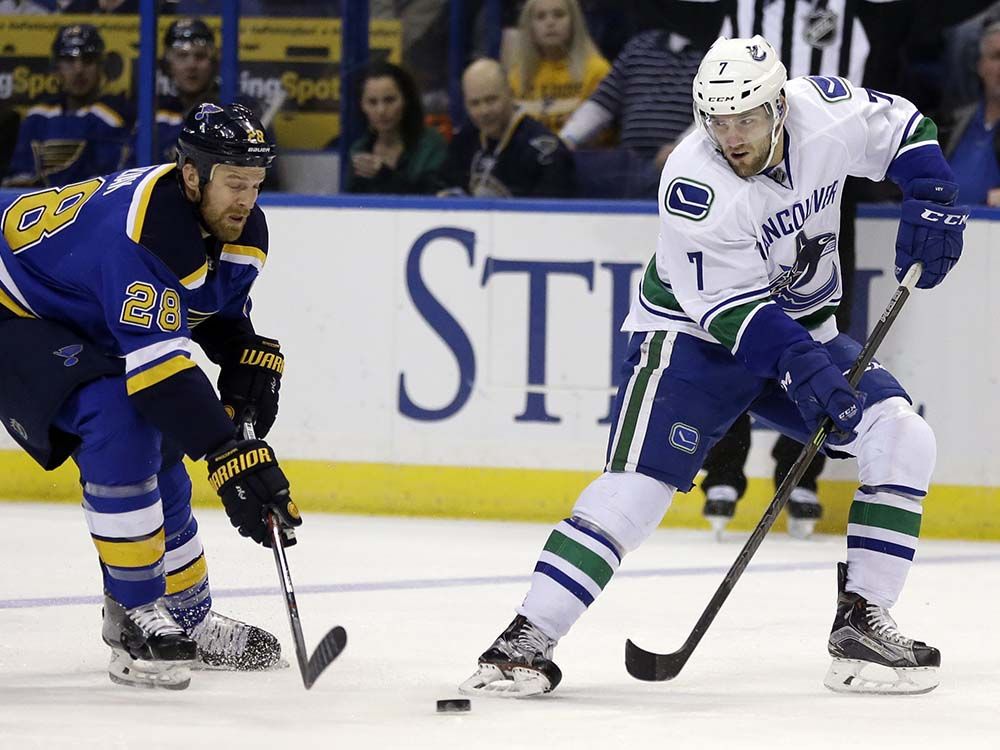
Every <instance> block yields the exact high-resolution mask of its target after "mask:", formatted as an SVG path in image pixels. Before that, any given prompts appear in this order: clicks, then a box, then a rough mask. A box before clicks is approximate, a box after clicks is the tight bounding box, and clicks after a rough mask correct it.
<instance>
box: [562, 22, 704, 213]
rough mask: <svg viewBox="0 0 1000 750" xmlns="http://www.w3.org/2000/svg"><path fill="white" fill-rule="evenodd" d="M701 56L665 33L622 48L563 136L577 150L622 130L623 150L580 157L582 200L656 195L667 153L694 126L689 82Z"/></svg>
mask: <svg viewBox="0 0 1000 750" xmlns="http://www.w3.org/2000/svg"><path fill="white" fill-rule="evenodd" d="M703 54H704V50H702V49H699V48H697V47H695V45H692V44H690V43H689V42H688V40H687V38H686V37H682V36H680V35H678V34H675V33H672V32H669V31H666V30H662V29H654V30H651V31H644V32H642V33H640V34H638V35H636V36H634V37H632V38H631V39H630V40H629V41H628V42H627V43H626V44H625V47H624V48H623V49H622V51H621V53H620V54H619V55H618V57H616V58H615V61H614V63H613V64H612V66H611V72H610V73H608V75H607V76H605V78H604V80H602V81H601V83H600V85H599V86H598V87H597V91H595V92H594V93H593V95H591V97H590V98H589V99H588V100H587V101H585V102H584V103H583V104H582V105H580V107H579V108H578V109H577V110H576V111H575V112H574V113H573V115H572V116H571V117H570V118H569V120H568V121H567V122H566V125H565V126H563V129H562V130H561V131H560V136H561V137H562V139H563V140H564V141H565V142H566V144H567V145H568V146H569V147H570V148H573V149H576V148H578V147H580V146H587V145H588V144H592V143H593V142H594V140H595V138H596V137H597V136H598V135H600V134H601V133H602V132H604V131H605V130H606V129H607V128H609V127H610V126H611V125H612V124H613V123H614V122H616V121H617V123H618V125H619V129H620V131H621V135H620V145H621V148H620V149H619V150H617V151H615V152H612V153H608V154H600V153H599V154H590V155H587V154H579V155H578V157H577V168H578V169H579V170H580V181H581V186H582V187H584V190H585V193H584V194H585V195H590V196H592V197H630V198H631V197H655V195H656V186H657V183H658V181H659V176H660V170H661V169H662V168H663V164H664V162H666V160H667V156H668V155H669V154H670V152H671V151H672V150H673V148H674V145H675V144H676V142H677V140H678V139H679V138H680V136H682V135H683V134H684V132H685V131H686V130H687V129H688V127H690V126H691V124H692V122H693V116H692V114H691V82H692V81H693V80H694V74H695V72H696V71H697V69H698V63H699V62H700V60H701V57H702V55H703ZM588 156H589V157H590V158H587V160H586V161H584V158H586V157H588ZM593 157H597V159H596V161H595V160H594V158H593ZM607 190H610V192H606V191H607Z"/></svg>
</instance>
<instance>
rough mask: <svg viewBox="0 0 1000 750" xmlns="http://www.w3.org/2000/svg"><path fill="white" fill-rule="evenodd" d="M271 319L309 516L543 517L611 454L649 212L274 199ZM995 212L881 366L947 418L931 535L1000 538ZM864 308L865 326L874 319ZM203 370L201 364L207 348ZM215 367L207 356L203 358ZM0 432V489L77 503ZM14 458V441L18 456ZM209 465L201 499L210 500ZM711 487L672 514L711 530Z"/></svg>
mask: <svg viewBox="0 0 1000 750" xmlns="http://www.w3.org/2000/svg"><path fill="white" fill-rule="evenodd" d="M264 203H265V210H266V212H267V215H268V221H269V225H270V230H271V248H270V253H269V256H268V261H267V265H266V267H265V268H264V271H263V274H262V276H261V278H260V281H259V282H258V284H257V287H256V288H255V291H254V295H253V298H254V321H255V325H256V327H257V330H258V331H259V332H261V333H263V334H265V335H269V336H274V337H277V338H280V340H281V343H282V350H283V351H284V353H285V355H286V358H287V367H286V372H285V375H284V378H283V385H282V392H281V413H280V416H279V420H278V424H277V426H276V427H275V429H274V431H273V432H272V433H271V435H270V436H269V441H270V442H271V443H272V444H273V446H274V447H275V450H276V452H277V454H278V456H279V458H280V459H281V460H282V465H283V466H286V467H287V471H288V473H289V475H290V477H291V479H292V486H293V494H294V496H295V497H296V499H297V500H298V501H299V502H300V503H301V505H302V506H303V507H304V508H305V509H306V510H307V511H309V510H313V511H315V510H329V511H338V512H357V513H387V514H416V515H442V516H471V517H479V518H507V519H539V520H542V519H544V520H550V519H553V518H558V517H561V516H562V515H565V513H566V512H567V510H568V509H569V507H570V505H571V504H572V502H573V500H574V499H575V497H576V494H577V493H578V492H579V490H580V489H581V488H582V487H583V486H585V484H586V483H587V482H588V481H589V480H590V479H591V478H592V477H593V476H594V475H595V474H596V473H597V472H599V471H600V469H601V467H602V465H603V463H604V448H605V442H606V439H607V418H608V414H609V410H610V402H611V396H612V395H613V393H614V390H615V385H616V377H617V376H616V372H615V371H616V367H617V365H616V362H617V361H618V360H619V359H620V357H621V354H622V352H623V350H624V345H625V341H626V338H625V336H624V334H621V333H619V332H618V331H617V327H618V324H619V323H620V321H621V319H622V318H623V317H624V315H625V312H626V311H627V308H628V299H629V294H630V293H631V292H632V290H633V289H634V287H635V284H636V282H637V280H638V277H639V273H640V272H641V269H642V268H643V266H644V265H645V263H646V262H647V261H648V259H649V257H650V255H651V254H652V252H653V249H654V247H655V241H656V233H657V217H656V215H655V213H654V209H653V207H652V206H650V205H648V204H632V203H595V202H576V203H561V202H520V201H509V202H497V201H472V200H469V201H457V200H453V201H446V202H445V201H440V200H423V199H397V200H389V199H367V200H366V199H361V198H341V197H338V198H307V197H294V196H281V197H275V198H269V199H268V200H267V201H265V202H264ZM896 215H897V213H896V212H895V211H894V210H893V209H891V208H885V209H881V208H866V209H863V210H862V216H861V218H860V219H859V223H858V271H859V274H858V276H857V279H858V281H857V291H856V294H857V296H858V297H859V302H858V304H857V305H856V307H855V316H854V317H855V324H856V325H858V326H864V325H865V323H868V326H867V327H869V328H870V323H871V322H872V321H874V320H875V319H877V317H878V315H879V314H880V313H881V310H882V309H883V307H884V305H885V303H886V302H887V300H888V298H889V296H890V295H891V293H892V291H893V290H894V289H895V286H896V283H895V280H894V279H893V277H892V262H893V241H894V237H895V227H896V218H895V216H896ZM996 220H1000V213H998V214H996V216H994V214H993V213H992V212H990V211H989V210H985V209H984V210H982V211H977V212H975V213H974V214H973V218H972V220H970V225H969V228H968V231H967V233H966V251H965V254H964V256H963V259H962V262H961V263H960V264H959V266H958V267H957V268H956V270H955V271H954V272H953V274H952V275H951V276H950V277H949V278H948V280H947V281H946V282H945V284H944V285H942V287H941V288H939V289H935V290H932V291H929V292H918V293H916V294H915V295H914V297H913V298H912V299H911V300H910V301H909V302H908V303H907V305H906V308H905V309H904V311H903V314H902V315H901V317H900V318H899V320H898V321H897V322H896V324H895V325H894V327H893V329H892V332H891V333H890V335H889V338H888V339H887V340H886V342H885V343H884V344H883V346H882V348H881V350H880V352H879V359H880V361H881V362H882V363H883V364H884V365H885V366H887V367H889V368H890V369H891V370H892V371H893V372H894V373H895V374H896V375H897V377H898V378H899V379H900V380H901V381H902V382H903V383H904V385H905V386H906V387H907V389H908V390H909V392H910V394H911V395H912V396H913V398H914V402H915V403H916V404H917V406H918V407H919V408H920V409H921V410H922V412H923V414H924V415H925V417H926V418H927V420H928V421H929V422H930V424H931V425H932V426H933V427H934V430H935V433H936V435H937V439H938V464H937V470H936V472H935V483H934V485H933V487H932V490H931V493H930V496H929V499H928V500H927V509H926V511H925V514H924V527H923V532H924V534H926V535H931V536H942V537H960V538H993V539H1000V520H997V519H998V517H1000V513H997V511H998V510H1000V466H998V465H997V463H996V462H995V461H994V460H993V453H994V448H995V446H996V445H997V438H996V437H995V436H996V435H997V434H998V432H1000V429H998V428H1000V406H998V405H997V400H996V394H997V378H998V373H1000V354H998V350H997V347H996V346H995V345H993V341H992V329H993V328H994V324H995V323H994V322H995V321H997V320H1000V310H998V307H1000V303H998V302H997V300H996V295H995V294H994V293H993V290H995V289H996V288H1000V268H998V262H997V260H995V259H993V258H992V256H993V254H994V253H993V248H995V247H997V246H998V244H1000V224H998V223H996ZM865 318H867V320H865ZM202 362H203V363H204V360H202ZM205 369H206V370H208V371H210V377H212V378H213V379H214V368H213V367H212V366H211V365H207V364H206V366H205ZM773 439H774V434H773V433H769V432H764V431H761V432H755V437H754V448H753V450H752V451H751V458H750V462H749V465H748V473H749V474H750V475H751V476H753V477H756V478H757V479H754V480H752V481H751V486H750V490H749V492H748V496H747V498H746V500H745V501H744V502H742V503H741V504H740V507H739V511H738V515H737V519H736V521H737V522H736V525H737V526H738V527H739V526H743V527H745V528H746V527H750V526H752V525H753V524H754V523H756V520H757V518H758V517H759V515H760V511H761V510H762V509H763V507H764V505H766V503H767V502H768V501H769V500H770V496H771V493H772V491H773V487H772V485H771V482H770V481H769V480H768V479H767V477H769V476H770V473H771V471H772V463H771V460H770V459H769V457H768V455H767V454H768V451H769V448H770V445H771V443H772V442H773ZM12 447H13V443H12V442H11V441H10V440H8V439H7V436H6V435H3V436H2V437H0V497H21V498H38V499H66V500H76V499H77V497H78V485H77V483H76V476H75V472H74V471H72V470H71V469H70V468H67V467H64V468H63V469H62V470H60V471H57V472H54V473H51V474H45V473H44V472H42V471H41V470H40V469H38V468H37V467H34V466H33V465H32V464H30V461H29V460H27V459H26V458H25V457H23V456H21V455H19V454H18V453H16V452H15V451H13V450H11V448H12ZM4 449H6V450H4ZM854 472H855V466H854V464H853V462H831V463H830V464H828V468H827V471H826V473H825V474H824V482H823V483H822V486H821V495H822V499H823V500H824V503H825V506H826V509H827V514H826V517H825V518H824V520H823V522H822V524H821V526H820V529H821V530H827V531H837V530H841V529H843V527H844V524H845V521H846V516H847V507H848V504H849V502H850V498H851V495H852V493H853V489H854V487H855V482H854V481H853V477H854ZM203 474H204V471H203V468H201V467H194V469H193V475H194V477H195V479H196V486H197V487H198V489H197V490H196V494H197V495H198V496H199V498H200V499H201V500H203V501H206V502H212V501H213V499H212V493H211V490H210V489H209V488H208V486H207V483H204V482H203V481H202V477H203ZM700 505H701V495H700V493H699V492H697V491H694V492H692V493H690V495H688V496H684V495H679V496H678V497H677V499H676V500H675V503H674V508H673V509H672V510H671V511H670V513H668V515H667V518H666V520H665V523H666V524H667V525H675V526H676V525H681V526H699V525H701V523H702V521H701V519H700V514H699V511H700Z"/></svg>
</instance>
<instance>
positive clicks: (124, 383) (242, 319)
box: [0, 104, 301, 688]
mask: <svg viewBox="0 0 1000 750" xmlns="http://www.w3.org/2000/svg"><path fill="white" fill-rule="evenodd" d="M274 151H275V149H274V146H273V144H272V143H270V142H269V140H268V139H267V137H266V135H265V133H264V131H263V128H262V127H261V125H260V122H259V121H258V120H257V119H256V118H255V117H254V116H253V115H252V114H251V113H250V112H249V110H247V109H246V108H244V107H242V106H240V105H227V106H218V105H215V104H202V105H200V106H199V107H198V108H197V109H196V110H195V111H193V112H192V113H191V114H190V115H189V116H188V118H187V119H186V121H185V124H184V128H183V130H182V133H181V136H180V138H179V141H178V157H177V162H176V164H162V165H159V166H153V167H143V168H138V169H132V170H127V171H124V172H119V173H116V174H111V175H108V176H106V177H94V178H92V179H89V180H85V181H83V182H77V183H73V184H70V185H66V186H65V187H58V188H50V189H48V190H43V191H40V192H34V193H28V194H25V195H22V196H19V197H17V198H16V199H14V200H12V201H7V204H6V205H0V210H2V219H0V228H2V233H3V239H2V241H0V349H2V350H3V351H5V352H8V353H9V354H10V356H6V357H4V359H3V364H2V365H0V419H2V420H3V424H4V427H5V428H6V429H7V431H8V432H9V433H10V434H11V436H12V437H13V438H14V439H15V440H16V441H17V442H18V443H19V444H20V445H21V446H22V447H23V448H24V450H26V451H27V452H28V453H29V454H30V455H31V456H32V457H33V458H34V459H35V460H36V461H37V462H38V463H39V464H40V465H41V466H43V467H44V468H45V469H52V468H55V467H56V466H58V465H60V464H61V463H63V462H64V461H65V460H66V459H67V458H68V457H70V456H72V458H73V460H74V461H75V462H76V464H77V466H78V467H79V470H80V481H81V484H82V486H83V508H84V514H85V516H86V520H87V524H88V526H89V528H90V533H91V536H92V538H93V541H94V545H95V546H96V547H97V552H98V555H99V558H100V565H101V570H102V572H103V578H104V592H105V600H104V601H105V604H104V628H103V638H104V640H105V642H107V643H108V645H109V646H111V650H112V657H111V664H110V668H109V671H110V676H111V679H112V680H114V681H116V682H121V683H125V684H130V685H141V686H160V687H167V688H183V687H186V686H187V684H188V682H189V681H190V675H189V671H188V667H189V666H191V665H195V666H197V665H209V666H213V667H221V668H228V669H238V670H256V669H265V668H268V667H272V666H275V665H278V664H279V663H281V658H280V646H279V644H278V641H277V639H275V637H274V636H273V635H271V634H270V633H267V632H266V631H264V630H262V629H260V628H257V627H254V626H251V625H247V624H245V623H242V622H239V621H236V620H232V619H230V618H227V617H223V616H222V615H219V614H217V613H216V612H213V611H212V610H211V606H212V598H211V594H210V590H209V583H208V572H207V566H206V562H205V555H204V551H203V548H202V544H201V540H200V538H199V535H198V524H197V521H196V520H195V517H194V515H193V514H192V511H191V502H190V501H191V481H190V479H189V478H188V475H187V472H186V470H185V468H184V465H183V463H182V462H181V458H182V454H186V455H188V456H190V457H191V458H193V459H200V458H205V460H206V461H207V463H208V471H209V479H210V483H211V484H212V486H213V487H214V488H215V489H216V490H217V491H218V493H219V495H220V497H221V499H222V503H223V505H224V506H225V510H226V513H227V514H228V516H229V518H230V521H231V522H232V524H233V525H234V526H235V527H237V529H238V530H239V533H240V534H242V535H243V536H248V537H250V538H252V539H253V540H255V541H257V542H260V543H262V544H265V545H267V544H269V543H270V542H269V536H268V534H267V528H266V524H265V516H266V513H267V512H268V511H273V512H274V513H276V514H277V515H278V517H279V518H280V519H281V523H283V524H284V525H285V526H287V527H292V526H297V525H299V524H300V523H301V520H300V518H299V514H298V511H297V509H296V507H295V505H294V503H293V502H292V500H291V497H290V495H289V486H288V481H287V480H286V479H285V476H284V474H283V473H282V471H281V469H280V468H279V466H278V462H277V459H276V458H275V455H274V452H273V451H272V450H271V448H270V446H268V444H267V443H266V442H264V440H263V438H264V437H265V436H266V435H267V432H268V430H269V429H270V427H271V425H272V424H273V422H274V419H275V416H276V414H277V408H278V392H279V388H280V382H281V374H282V372H283V369H284V358H283V357H282V355H281V350H280V346H279V344H278V342H277V341H275V340H273V339H269V338H265V337H262V336H260V335H258V334H257V333H256V332H255V329H254V326H253V324H252V323H251V320H250V309H251V303H250V298H249V296H248V295H249V292H250V288H251V286H252V285H253V283H254V281H255V279H256V278H257V275H258V273H259V272H260V270H261V268H262V267H263V266H264V263H265V261H266V260H267V250H268V234H267V223H266V220H265V218H264V214H263V212H262V211H261V210H260V208H259V207H257V205H256V200H257V194H258V190H259V187H260V184H261V182H262V181H263V179H264V176H265V172H266V169H267V168H268V167H269V166H270V165H271V162H272V160H273V158H274ZM195 344H197V345H198V346H200V347H201V348H202V349H203V350H204V351H205V353H206V354H207V355H208V357H209V358H210V359H211V360H213V361H214V362H216V363H218V364H219V365H220V366H221V372H220V376H219V380H218V387H219V393H218V395H217V394H216V392H215V390H214V389H213V387H212V385H211V384H210V383H209V381H208V379H207V378H206V376H205V374H204V373H203V372H202V370H201V369H200V368H198V367H197V365H196V364H195V363H194V362H193V361H192V359H191V352H192V348H193V346H194V345H195ZM250 416H252V417H253V419H254V420H255V428H256V434H257V436H258V437H257V438H256V439H253V440H244V439H241V438H240V437H239V434H238V432H237V426H238V424H239V423H240V422H241V421H242V420H243V419H244V418H245V417H250Z"/></svg>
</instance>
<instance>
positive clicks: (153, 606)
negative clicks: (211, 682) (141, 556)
mask: <svg viewBox="0 0 1000 750" xmlns="http://www.w3.org/2000/svg"><path fill="white" fill-rule="evenodd" d="M101 635H102V637H103V639H104V642H105V643H107V644H108V645H109V646H110V647H111V663H110V664H109V665H108V676H109V677H110V678H111V681H112V682H115V683H118V684H119V685H129V686H130V687H144V688H165V689H167V690H183V689H184V688H186V687H187V686H188V685H189V684H190V683H191V671H190V666H191V662H192V661H193V660H194V658H195V655H196V652H197V647H196V646H195V642H194V641H193V640H191V639H190V638H189V637H188V636H187V635H186V634H185V633H184V630H183V629H182V628H181V626H180V625H178V624H177V623H176V622H175V621H174V618H173V617H171V616H170V613H169V612H168V611H167V608H166V606H164V604H163V603H162V601H160V600H157V601H155V602H151V603H150V604H144V605H142V606H140V607H134V608H133V609H125V608H124V607H123V606H122V605H121V604H119V603H118V602H116V601H115V600H114V599H112V598H111V597H110V596H107V595H105V597H104V626H103V628H102V630H101Z"/></svg>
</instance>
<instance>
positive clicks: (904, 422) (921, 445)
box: [855, 396, 937, 496]
mask: <svg viewBox="0 0 1000 750" xmlns="http://www.w3.org/2000/svg"><path fill="white" fill-rule="evenodd" d="M865 417H866V419H865V422H866V423H867V424H864V423H863V424H862V425H860V427H861V428H862V429H861V430H859V433H858V439H857V441H856V442H855V454H856V455H857V457H858V472H859V473H858V478H859V479H860V481H861V484H862V485H867V486H870V487H876V486H893V487H897V488H900V489H902V490H903V491H904V492H905V490H906V489H907V488H909V489H913V490H916V491H917V493H918V494H919V495H920V496H922V495H923V494H925V493H926V492H927V488H928V487H929V486H930V481H931V474H932V473H933V472H934V463H935V461H936V459H937V441H936V440H935V438H934V431H933V430H932V429H931V426H930V425H929V424H927V422H925V421H924V418H923V417H921V416H920V415H919V414H917V412H916V411H914V409H913V407H912V406H911V405H910V404H909V402H907V401H906V399H904V398H901V397H898V396H895V397H893V398H889V399H886V400H885V401H880V402H879V403H877V404H873V405H872V406H871V407H870V408H867V409H865Z"/></svg>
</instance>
